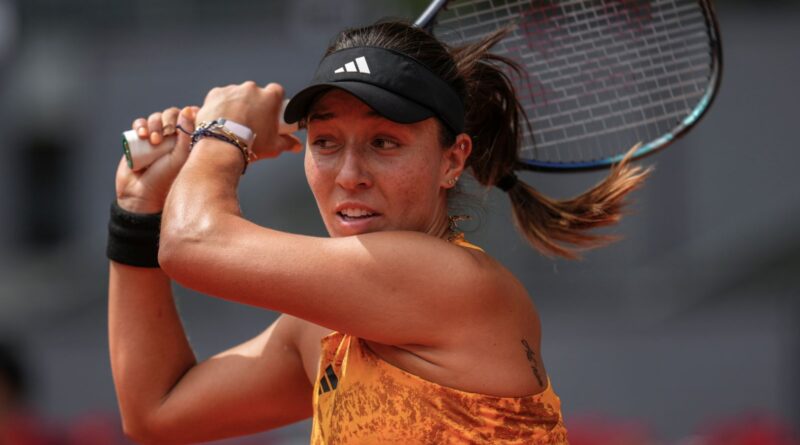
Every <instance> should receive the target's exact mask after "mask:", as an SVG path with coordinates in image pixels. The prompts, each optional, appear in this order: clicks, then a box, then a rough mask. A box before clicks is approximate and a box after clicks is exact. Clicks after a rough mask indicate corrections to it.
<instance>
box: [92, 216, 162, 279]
mask: <svg viewBox="0 0 800 445" xmlns="http://www.w3.org/2000/svg"><path fill="white" fill-rule="evenodd" d="M160 234H161V213H133V212H129V211H127V210H125V209H123V208H122V207H120V206H119V204H117V202H116V201H114V202H113V203H112V204H111V219H110V220H109V222H108V246H107V247H106V256H107V257H108V259H110V260H113V261H116V262H118V263H122V264H127V265H129V266H137V267H159V266H158V238H159V235H160Z"/></svg>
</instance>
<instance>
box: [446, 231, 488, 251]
mask: <svg viewBox="0 0 800 445" xmlns="http://www.w3.org/2000/svg"><path fill="white" fill-rule="evenodd" d="M447 241H449V242H451V243H453V244H455V245H456V246H459V247H466V248H468V249H475V250H478V251H480V252H484V250H483V249H481V248H480V247H478V246H476V245H475V244H472V243H471V242H469V241H467V240H466V239H464V232H456V233H453V234H452V235H450V237H449V238H447Z"/></svg>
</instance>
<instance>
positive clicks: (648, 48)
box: [415, 0, 722, 172]
mask: <svg viewBox="0 0 800 445" xmlns="http://www.w3.org/2000/svg"><path fill="white" fill-rule="evenodd" d="M415 24H416V25H417V26H420V27H422V28H425V29H427V30H429V31H431V32H433V34H434V35H436V37H437V38H439V39H440V40H442V41H444V42H446V43H448V44H451V45H461V44H465V43H470V42H474V41H476V40H479V39H481V38H482V37H484V36H486V35H488V34H491V33H493V32H495V31H497V30H498V29H500V28H505V27H510V28H511V31H510V32H509V33H508V34H507V35H506V37H505V38H504V39H503V40H502V41H500V42H498V43H497V44H496V45H495V46H494V47H493V48H492V52H493V53H494V54H497V55H501V56H505V57H508V58H510V59H512V60H514V61H515V62H517V63H518V64H519V65H520V67H521V68H523V70H524V72H525V73H526V74H527V76H522V78H520V76H516V77H515V76H513V73H507V74H509V77H511V78H512V79H514V83H515V88H516V91H517V98H518V99H519V101H520V103H521V104H522V106H523V108H524V110H525V113H526V115H527V118H528V122H529V124H530V126H529V127H528V128H527V129H526V131H525V134H524V139H523V144H522V146H521V148H520V152H519V157H520V161H521V162H520V166H519V167H520V168H523V169H531V170H549V171H562V172H566V171H574V170H584V169H597V168H604V167H609V166H611V165H612V164H613V163H615V162H618V161H619V160H621V159H622V157H623V156H624V155H625V154H626V153H627V152H628V150H629V149H630V148H631V147H633V146H634V145H635V144H637V143H641V145H640V146H639V147H638V149H637V150H636V151H635V152H634V154H633V157H634V158H639V157H642V156H645V155H648V154H650V153H653V152H655V151H657V150H659V149H662V148H664V147H666V146H668V145H669V144H670V143H672V142H673V141H675V139H677V138H678V137H680V136H681V135H683V134H686V132H687V131H689V130H690V129H691V128H692V127H694V126H695V125H696V124H697V122H698V121H699V120H700V118H701V117H702V116H703V115H704V114H705V113H706V111H708V109H709V107H710V106H711V103H712V102H713V101H714V97H715V95H716V92H717V90H718V88H719V83H720V76H721V70H722V49H721V44H720V37H719V29H718V25H717V20H716V16H715V14H714V9H713V6H712V4H711V2H710V0H561V1H559V0H453V1H446V0H434V1H433V2H431V3H430V5H429V6H428V8H427V9H426V10H425V12H424V13H423V14H422V15H421V16H420V17H419V18H418V19H417V21H416V22H415Z"/></svg>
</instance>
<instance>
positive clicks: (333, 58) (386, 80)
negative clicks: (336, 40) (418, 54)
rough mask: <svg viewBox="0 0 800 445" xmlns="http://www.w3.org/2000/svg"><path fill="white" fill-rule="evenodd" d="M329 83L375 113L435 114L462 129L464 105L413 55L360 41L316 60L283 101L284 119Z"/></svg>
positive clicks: (403, 119)
mask: <svg viewBox="0 0 800 445" xmlns="http://www.w3.org/2000/svg"><path fill="white" fill-rule="evenodd" d="M331 88H341V89H343V90H345V91H347V92H349V93H350V94H352V95H354V96H356V97H358V98H359V99H360V100H361V101H363V102H364V103H366V104H367V105H369V106H370V107H371V108H372V109H373V110H375V111H376V112H378V113H379V114H380V115H381V116H383V117H385V118H387V119H389V120H392V121H395V122H399V123H404V124H408V123H413V122H419V121H421V120H424V119H427V118H429V117H431V116H436V117H438V118H439V119H440V120H441V121H442V122H443V123H444V124H445V125H446V126H447V127H449V128H450V130H452V131H454V132H455V133H456V134H458V133H461V132H463V131H464V104H463V103H462V102H461V99H460V98H459V97H458V94H456V92H455V91H454V90H453V88H452V87H450V85H448V84H447V82H445V81H444V80H442V79H441V78H440V77H439V76H437V75H436V74H434V73H433V72H431V70H429V69H428V67H426V66H425V65H423V64H422V63H420V62H418V61H417V60H416V59H414V58H412V57H409V56H406V55H404V54H401V53H398V52H395V51H392V50H388V49H384V48H376V47H369V46H363V47H358V48H348V49H343V50H341V51H336V52H335V53H332V54H329V55H328V56H327V57H325V58H324V59H322V61H321V62H320V64H319V67H318V68H317V72H316V74H315V75H314V80H313V81H312V83H311V85H310V86H308V87H306V88H305V89H303V90H301V91H300V92H299V93H297V94H296V95H295V96H294V97H292V100H290V101H289V104H288V105H287V106H286V112H285V113H284V116H283V117H284V120H285V121H286V122H287V123H292V122H297V121H299V120H300V119H302V118H303V117H305V115H306V113H308V107H309V106H311V103H312V102H313V101H314V99H315V98H316V97H317V96H318V95H319V94H321V93H323V92H324V91H327V90H329V89H331Z"/></svg>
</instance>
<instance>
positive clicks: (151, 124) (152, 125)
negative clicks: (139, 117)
mask: <svg viewBox="0 0 800 445" xmlns="http://www.w3.org/2000/svg"><path fill="white" fill-rule="evenodd" d="M162 130H163V128H162V124H161V112H160V111H157V112H155V113H153V114H151V115H150V116H148V117H147V131H148V132H149V133H150V143H151V144H153V145H158V144H160V143H161V140H162V137H161V131H162Z"/></svg>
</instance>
